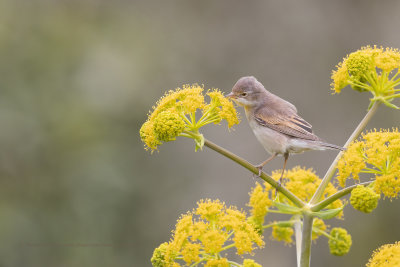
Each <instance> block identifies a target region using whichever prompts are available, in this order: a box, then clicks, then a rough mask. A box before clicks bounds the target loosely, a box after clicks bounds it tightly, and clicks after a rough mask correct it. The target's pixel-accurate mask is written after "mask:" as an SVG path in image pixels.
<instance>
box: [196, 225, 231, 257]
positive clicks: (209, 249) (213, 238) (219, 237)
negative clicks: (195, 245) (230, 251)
mask: <svg viewBox="0 0 400 267" xmlns="http://www.w3.org/2000/svg"><path fill="white" fill-rule="evenodd" d="M226 239H227V234H226V233H224V232H223V231H220V230H214V229H210V230H208V231H207V232H205V233H204V234H203V236H202V237H201V242H202V245H203V247H204V251H205V252H206V253H211V254H215V253H219V252H221V250H222V245H223V244H224V243H225V241H226Z"/></svg>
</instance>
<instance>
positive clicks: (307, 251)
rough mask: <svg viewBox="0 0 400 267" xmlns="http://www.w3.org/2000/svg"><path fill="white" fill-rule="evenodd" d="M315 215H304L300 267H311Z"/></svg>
mask: <svg viewBox="0 0 400 267" xmlns="http://www.w3.org/2000/svg"><path fill="white" fill-rule="evenodd" d="M313 221H314V217H312V216H311V215H310V214H308V213H305V214H304V215H303V231H302V240H301V254H300V267H310V261H311V239H312V225H313Z"/></svg>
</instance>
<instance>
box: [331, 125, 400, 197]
mask: <svg viewBox="0 0 400 267" xmlns="http://www.w3.org/2000/svg"><path fill="white" fill-rule="evenodd" d="M337 168H338V170H339V172H338V176H337V179H338V180H339V183H340V185H341V186H344V185H345V182H346V179H347V178H349V176H350V175H351V176H352V177H353V178H354V179H357V180H358V179H359V174H360V173H368V174H373V175H375V182H374V190H375V192H376V193H378V194H379V193H382V194H383V195H385V196H386V197H389V198H394V197H397V196H398V194H399V192H400V178H399V177H400V133H399V131H398V129H397V128H395V129H393V130H392V131H389V130H380V131H379V132H378V131H376V130H374V131H371V132H368V133H366V134H363V135H362V138H361V140H359V141H355V142H354V143H352V144H351V145H350V146H349V148H348V149H347V150H346V151H345V153H344V154H343V157H342V158H341V159H340V160H339V162H338V165H337Z"/></svg>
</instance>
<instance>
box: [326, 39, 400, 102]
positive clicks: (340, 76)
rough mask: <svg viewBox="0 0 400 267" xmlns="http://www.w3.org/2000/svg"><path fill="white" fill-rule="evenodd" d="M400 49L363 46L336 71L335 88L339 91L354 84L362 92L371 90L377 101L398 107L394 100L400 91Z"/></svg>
mask: <svg viewBox="0 0 400 267" xmlns="http://www.w3.org/2000/svg"><path fill="white" fill-rule="evenodd" d="M399 67H400V52H399V51H398V50H397V49H393V48H382V47H377V46H374V47H370V46H366V47H362V48H361V49H359V50H357V51H356V52H353V53H351V54H349V55H348V56H346V57H345V58H344V59H343V61H342V62H340V63H339V64H338V65H337V66H336V70H334V71H333V72H332V76H331V78H332V83H331V87H332V90H334V91H335V92H336V93H340V91H341V90H342V89H343V88H344V87H346V86H347V85H350V86H351V87H352V88H353V89H355V90H358V91H370V92H371V93H372V94H373V95H374V99H373V101H376V100H380V101H382V102H383V103H385V104H386V105H388V106H389V107H393V108H397V107H396V106H395V105H393V104H391V103H390V101H391V100H393V99H394V98H396V97H399V94H396V92H398V91H399V90H396V89H395V87H396V86H398V85H399V84H400V79H399V78H398V74H399V72H398V69H399Z"/></svg>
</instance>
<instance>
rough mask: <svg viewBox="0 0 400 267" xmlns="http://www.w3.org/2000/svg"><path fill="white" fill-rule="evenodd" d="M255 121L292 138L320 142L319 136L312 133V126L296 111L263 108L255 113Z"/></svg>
mask: <svg viewBox="0 0 400 267" xmlns="http://www.w3.org/2000/svg"><path fill="white" fill-rule="evenodd" d="M254 119H255V120H256V121H257V123H258V124H259V125H261V126H264V127H268V128H271V129H273V130H275V131H278V132H280V133H282V134H286V135H288V136H290V137H295V138H302V139H307V140H313V141H318V140H320V139H319V137H318V136H316V135H314V134H313V132H312V126H311V124H310V123H308V122H307V121H305V120H304V119H303V118H301V117H300V116H299V115H297V114H296V113H295V112H294V110H286V111H282V110H279V109H271V108H265V107H264V108H261V109H258V110H256V112H254Z"/></svg>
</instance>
